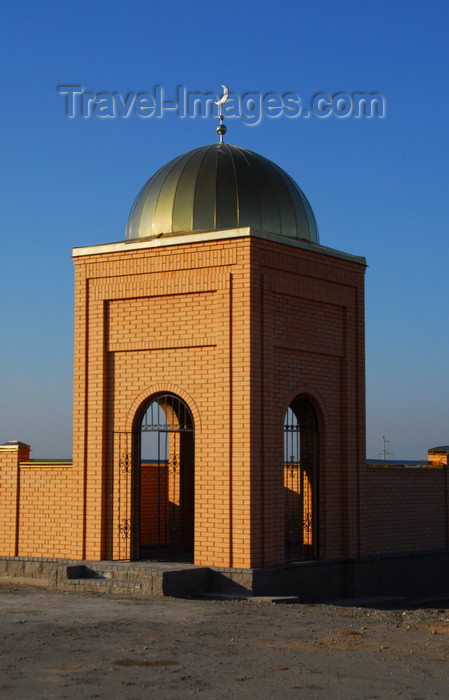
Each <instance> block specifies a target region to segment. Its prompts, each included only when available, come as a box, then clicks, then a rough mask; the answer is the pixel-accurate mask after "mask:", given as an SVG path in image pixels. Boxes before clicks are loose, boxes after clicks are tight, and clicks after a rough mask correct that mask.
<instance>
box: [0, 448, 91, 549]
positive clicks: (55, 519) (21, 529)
mask: <svg viewBox="0 0 449 700" xmlns="http://www.w3.org/2000/svg"><path fill="white" fill-rule="evenodd" d="M1 448H2V449H0V554H1V555H3V556H29V557H72V556H74V557H77V556H78V551H79V550H77V548H76V546H74V544H75V537H74V535H76V532H74V530H73V528H72V520H73V513H74V512H76V509H77V505H78V504H79V502H80V499H79V497H78V494H76V493H75V492H74V490H73V482H72V474H73V469H72V465H71V464H69V463H67V464H65V463H64V464H60V463H52V462H45V463H43V462H41V463H39V462H35V461H33V460H30V459H29V452H30V449H29V447H28V446H17V447H15V446H14V445H12V446H11V447H8V446H1Z"/></svg>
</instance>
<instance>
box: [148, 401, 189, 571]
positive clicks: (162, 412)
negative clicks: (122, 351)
mask: <svg viewBox="0 0 449 700" xmlns="http://www.w3.org/2000/svg"><path fill="white" fill-rule="evenodd" d="M140 437H141V440H140V442H141V445H140V460H139V470H138V472H139V473H138V474H137V475H136V479H135V481H136V486H135V489H134V490H135V499H134V500H135V502H134V518H135V520H136V521H138V523H139V524H138V529H137V536H138V543H137V547H136V548H137V550H138V558H140V559H153V560H158V561H193V499H194V442H193V438H194V429H193V418H192V414H191V412H190V409H189V407H188V406H187V404H186V403H185V402H184V401H183V400H182V399H180V398H179V397H178V396H175V395H173V394H163V395H160V396H157V397H156V398H154V399H152V400H151V401H150V403H149V404H148V406H147V407H146V409H145V412H144V414H143V417H142V422H141V436H140Z"/></svg>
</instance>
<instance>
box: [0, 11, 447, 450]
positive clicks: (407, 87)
mask: <svg viewBox="0 0 449 700" xmlns="http://www.w3.org/2000/svg"><path fill="white" fill-rule="evenodd" d="M448 20H449V6H448V4H447V2H444V1H443V0H441V1H438V0H429V1H428V2H426V3H424V2H416V1H415V0H388V1H385V0H378V1H377V2H360V0H359V1H358V2H355V1H352V0H349V1H348V0H346V1H345V2H342V1H340V2H336V1H335V0H314V2H311V1H310V0H307V1H306V0H295V2H283V1H282V0H281V1H280V2H278V3H276V4H274V3H272V2H264V1H260V0H259V1H258V2H254V1H253V0H247V1H246V2H245V3H242V2H235V1H234V0H228V2H226V3H215V2H214V3H203V2H190V3H181V2H172V1H170V0H167V1H166V2H164V3H153V2H144V1H142V0H127V1H126V2H124V1H121V2H119V1H117V0H115V1H113V0H109V1H108V2H104V1H103V0H97V1H92V0H90V1H89V2H84V1H81V0H78V1H77V2H68V1H66V2H60V1H59V2H54V1H53V0H48V1H47V2H41V3H37V2H34V1H33V2H31V1H28V2H25V1H24V0H16V1H15V2H14V3H13V2H11V1H10V2H3V3H2V17H1V23H0V32H1V42H0V45H1V49H0V51H1V63H0V65H1V88H0V89H1V91H2V109H1V111H0V120H1V137H2V149H1V152H2V165H3V167H2V169H1V180H2V181H1V188H0V193H1V194H0V196H1V222H2V255H1V257H0V284H1V319H2V326H1V328H2V342H1V344H0V372H1V389H0V442H4V441H6V440H9V439H19V440H23V441H25V442H29V443H30V444H31V446H32V449H33V453H32V456H34V457H65V456H70V455H71V450H72V446H71V441H72V381H73V380H72V378H73V369H72V365H73V264H72V260H71V250H72V247H75V246H83V245H94V244H98V243H106V242H110V241H115V240H121V239H122V238H123V237H124V230H125V225H126V219H127V216H128V213H129V210H130V207H131V205H132V203H133V200H134V198H135V196H136V194H137V192H138V190H139V189H140V187H141V186H142V185H143V183H144V182H145V181H146V180H147V179H148V178H149V177H150V176H151V175H152V173H153V172H154V171H155V170H157V169H158V168H159V167H160V166H161V165H163V164H164V163H166V162H167V161H168V160H170V159H171V158H173V157H175V156H177V155H179V154H180V153H183V152H184V151H187V150H190V149H192V148H195V147H198V146H201V145H205V144H207V143H213V142H215V140H216V135H215V126H216V120H214V119H201V118H196V119H192V118H185V119H180V118H179V117H177V116H176V114H174V113H167V114H165V115H164V117H163V118H155V117H154V118H148V119H142V118H139V117H138V116H137V115H136V114H135V113H132V114H131V116H130V117H129V118H128V119H124V118H118V117H117V118H114V119H102V118H99V117H96V116H91V117H89V118H82V117H78V118H74V119H69V118H68V117H67V116H66V114H65V103H64V96H63V95H62V94H60V93H58V91H57V86H58V85H68V84H75V85H82V86H83V87H84V88H85V90H87V91H91V92H94V93H99V92H107V93H112V92H119V93H120V94H123V95H126V94H127V93H129V92H136V93H137V92H148V93H152V92H153V91H154V86H156V85H160V86H162V87H163V89H164V91H165V93H166V96H167V97H168V98H171V99H173V98H174V96H175V92H176V86H177V85H184V86H185V87H186V89H187V90H189V91H192V92H194V91H197V92H207V91H217V92H218V91H219V90H220V84H221V83H226V84H227V85H228V86H229V88H230V89H231V90H232V91H233V92H235V93H237V94H242V93H246V92H249V91H254V92H258V93H262V94H264V93H267V92H276V93H281V94H283V93H286V92H294V93H297V94H299V95H300V96H301V98H302V100H303V103H304V104H308V103H309V101H310V100H311V98H312V97H313V96H314V95H315V94H317V93H328V94H330V95H334V94H336V93H339V92H342V93H345V94H352V93H354V92H379V93H381V94H382V95H383V96H384V98H385V101H386V116H385V117H384V118H383V119H377V118H373V119H366V118H361V119H355V118H353V117H348V118H345V119H343V118H338V117H334V116H330V117H328V118H326V119H323V118H318V117H312V118H309V119H303V118H298V119H289V118H287V117H282V116H281V117H280V118H277V119H273V118H271V119H270V118H264V119H262V121H261V123H260V124H259V125H258V126H246V125H244V124H243V123H242V122H241V121H240V120H238V119H229V120H227V126H228V134H227V137H226V140H227V141H228V142H230V143H235V144H238V145H241V146H243V147H246V148H249V149H251V150H254V151H257V152H259V153H262V154H263V155H265V156H266V157H268V158H270V159H272V160H274V161H276V162H277V163H278V164H279V165H280V166H281V167H283V168H284V169H285V170H287V172H288V173H290V175H292V177H293V178H294V179H295V180H296V181H297V182H298V184H299V185H300V187H301V188H302V189H303V191H304V192H305V194H306V195H307V197H308V199H309V200H310V202H311V204H312V207H313V209H314V211H315V214H316V217H317V221H318V226H319V229H320V236H321V242H322V243H323V245H326V246H329V247H332V248H337V249H339V250H343V251H345V252H348V253H353V254H356V255H363V256H365V257H366V258H367V262H368V266H369V267H368V269H367V273H366V372H367V453H368V456H370V457H373V458H374V457H377V456H378V453H379V451H380V450H381V446H382V435H385V436H386V438H387V440H389V445H388V448H389V450H390V451H391V453H392V454H393V455H394V458H396V459H402V458H410V459H412V458H413V459H423V458H425V457H426V451H427V448H428V447H431V446H435V445H439V444H447V443H449V421H448V402H447V396H448V389H449V382H448V360H447V347H448V340H449V334H448V283H447V277H448V274H447V263H448V258H449V255H448V254H449V243H448V234H447V228H448V199H449V198H448V167H449V166H448V163H449V153H448V150H449V149H448V127H447V115H448V111H449V110H448V108H449V97H448V95H449V90H448V89H447V81H448V78H447V75H448V64H449V61H448V46H447V36H448V30H449V21H448Z"/></svg>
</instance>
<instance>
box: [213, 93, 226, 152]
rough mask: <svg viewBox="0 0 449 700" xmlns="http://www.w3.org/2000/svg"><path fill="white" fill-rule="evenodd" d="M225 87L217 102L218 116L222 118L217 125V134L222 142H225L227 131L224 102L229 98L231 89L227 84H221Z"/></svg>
mask: <svg viewBox="0 0 449 700" xmlns="http://www.w3.org/2000/svg"><path fill="white" fill-rule="evenodd" d="M221 87H222V88H223V95H222V97H220V99H219V100H218V101H217V102H215V104H216V105H218V118H219V120H220V123H219V125H218V126H217V134H218V135H219V137H220V143H223V136H224V135H225V133H226V132H227V128H226V126H225V125H224V124H223V119H224V117H223V105H224V103H225V102H226V101H227V100H228V97H229V90H228V88H227V87H226V85H222V86H221Z"/></svg>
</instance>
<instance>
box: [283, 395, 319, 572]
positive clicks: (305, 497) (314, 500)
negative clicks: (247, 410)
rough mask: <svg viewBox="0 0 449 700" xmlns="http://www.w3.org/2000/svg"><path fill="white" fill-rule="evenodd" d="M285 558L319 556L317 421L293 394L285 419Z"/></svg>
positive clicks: (310, 409) (302, 399) (302, 402)
mask: <svg viewBox="0 0 449 700" xmlns="http://www.w3.org/2000/svg"><path fill="white" fill-rule="evenodd" d="M284 491H285V559H286V561H298V560H300V559H312V558H315V557H317V556H318V424H317V419H316V415H315V412H314V410H313V407H312V405H311V404H310V402H309V401H308V400H307V399H306V398H304V397H300V396H299V397H296V398H295V399H294V400H293V401H292V403H291V404H290V406H289V408H288V409H287V413H286V414H285V420H284Z"/></svg>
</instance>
